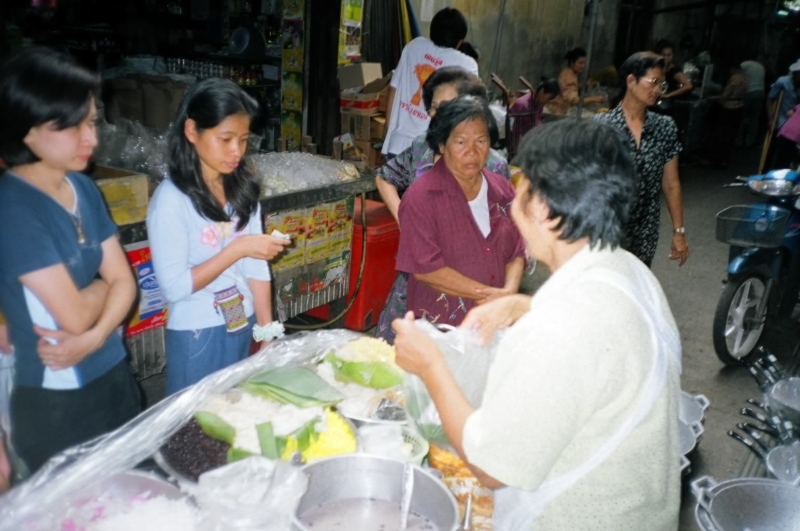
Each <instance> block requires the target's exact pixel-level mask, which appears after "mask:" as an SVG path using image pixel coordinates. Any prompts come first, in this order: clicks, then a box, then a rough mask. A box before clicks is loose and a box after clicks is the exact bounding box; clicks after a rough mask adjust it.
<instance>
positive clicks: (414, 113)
mask: <svg viewBox="0 0 800 531" xmlns="http://www.w3.org/2000/svg"><path fill="white" fill-rule="evenodd" d="M466 36H467V21H466V19H465V18H464V15H462V14H461V12H460V11H459V10H457V9H453V8H450V7H448V8H445V9H442V10H441V11H439V12H438V13H436V15H434V17H433V20H432V21H431V38H430V39H426V38H425V37H417V38H416V39H414V40H413V41H411V42H409V43H408V44H407V45H406V47H405V48H403V54H402V55H401V56H400V63H399V64H398V65H397V69H396V70H395V72H394V76H393V77H392V84H391V85H390V87H389V97H388V100H387V103H388V105H387V113H386V122H387V132H386V140H385V141H384V143H383V153H384V154H387V155H397V154H398V153H401V152H403V151H404V150H405V149H406V148H407V147H409V146H410V145H411V142H412V141H413V140H414V139H415V138H416V137H417V136H419V135H420V134H421V133H424V132H425V131H426V130H427V129H428V122H429V121H430V117H429V116H428V113H427V112H425V105H424V104H423V103H422V85H423V84H424V83H425V81H426V80H427V79H428V77H430V75H431V74H432V73H433V72H435V71H436V70H437V69H438V68H441V67H443V66H459V67H461V68H463V69H465V70H467V71H469V72H472V73H473V74H475V75H478V63H476V62H475V60H474V59H472V58H471V57H468V56H466V55H464V54H463V53H461V52H459V51H458V47H459V46H460V45H461V43H462V42H463V41H464V37H466Z"/></svg>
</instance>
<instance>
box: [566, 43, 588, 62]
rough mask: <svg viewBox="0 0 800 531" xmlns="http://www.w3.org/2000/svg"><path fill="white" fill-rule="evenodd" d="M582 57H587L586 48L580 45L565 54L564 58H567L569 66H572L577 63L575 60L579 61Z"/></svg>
mask: <svg viewBox="0 0 800 531" xmlns="http://www.w3.org/2000/svg"><path fill="white" fill-rule="evenodd" d="M581 57H586V50H584V49H583V48H580V47H578V48H573V49H572V50H570V51H568V52H567V54H566V55H565V56H564V59H566V60H567V65H568V66H572V65H574V64H575V61H577V60H578V59H580V58H581Z"/></svg>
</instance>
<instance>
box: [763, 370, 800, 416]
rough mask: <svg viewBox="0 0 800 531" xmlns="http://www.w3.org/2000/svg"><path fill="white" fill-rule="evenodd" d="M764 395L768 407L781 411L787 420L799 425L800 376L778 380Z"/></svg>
mask: <svg viewBox="0 0 800 531" xmlns="http://www.w3.org/2000/svg"><path fill="white" fill-rule="evenodd" d="M764 397H765V399H766V402H767V405H768V406H769V407H771V408H772V409H773V410H775V411H783V414H784V415H786V418H787V419H788V420H790V421H792V423H793V424H794V425H795V426H800V378H797V377H792V378H786V379H785V380H780V381H778V382H777V383H776V384H775V385H773V386H772V388H771V389H770V390H769V391H768V392H767V393H765V395H764Z"/></svg>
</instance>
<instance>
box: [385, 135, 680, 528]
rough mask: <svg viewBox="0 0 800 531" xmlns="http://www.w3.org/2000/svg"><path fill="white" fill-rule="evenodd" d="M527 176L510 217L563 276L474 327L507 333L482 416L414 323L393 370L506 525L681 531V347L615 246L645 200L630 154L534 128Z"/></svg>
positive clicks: (604, 138) (403, 334) (406, 329)
mask: <svg viewBox="0 0 800 531" xmlns="http://www.w3.org/2000/svg"><path fill="white" fill-rule="evenodd" d="M517 164H518V165H519V166H520V167H521V168H522V171H523V173H524V177H523V178H522V180H521V181H520V183H519V184H518V185H517V193H516V198H515V199H514V203H513V206H512V216H513V218H514V222H515V224H516V225H517V227H518V228H519V230H520V232H521V233H522V237H523V239H524V240H525V243H526V245H527V248H528V252H529V253H530V255H531V257H532V258H535V259H537V260H539V261H541V262H542V263H544V264H545V265H547V266H548V268H549V269H550V271H551V273H552V275H551V276H550V278H549V279H548V280H547V281H546V283H545V284H544V285H543V286H542V287H541V288H540V289H539V291H538V292H537V293H536V295H535V296H534V297H533V298H530V297H527V296H524V295H513V296H508V297H503V298H500V299H498V300H495V301H493V302H491V303H489V304H486V305H483V306H479V307H477V308H475V309H474V310H472V311H471V312H470V314H469V315H468V316H467V318H466V319H465V321H464V323H463V326H464V327H470V328H475V329H476V330H477V331H478V332H479V334H480V335H481V336H482V338H483V339H484V340H488V339H489V338H490V337H491V336H492V335H494V333H495V332H496V331H497V330H498V329H499V328H506V327H510V329H509V330H508V331H507V332H506V335H505V336H504V337H503V338H501V340H500V344H499V346H498V348H497V354H496V358H495V361H494V363H493V365H492V366H491V368H490V370H489V374H488V379H487V384H486V390H485V392H484V395H483V400H482V403H481V405H480V407H478V408H477V409H475V408H473V407H472V405H471V404H470V403H469V402H468V401H467V400H466V398H465V397H464V394H463V393H462V392H461V390H460V389H459V387H458V384H457V382H456V381H455V379H454V377H453V375H452V373H451V372H450V370H449V369H448V367H447V364H446V362H445V360H444V358H443V356H442V354H441V352H440V351H439V349H438V347H437V345H436V343H435V342H433V340H432V339H431V338H429V337H428V336H427V335H425V334H424V333H423V332H421V331H420V330H419V329H418V328H417V327H416V326H415V324H414V322H413V316H411V315H410V314H409V315H407V316H406V318H405V319H402V320H401V319H398V320H397V321H395V323H394V328H395V330H396V331H397V338H396V340H395V347H396V352H397V363H398V364H399V365H400V366H401V367H402V368H403V369H405V370H406V371H408V372H410V373H413V374H416V375H417V376H419V377H420V379H421V380H422V381H423V382H424V384H425V385H426V387H427V389H428V392H429V393H430V395H431V398H432V399H433V402H434V403H435V405H436V408H437V410H438V411H439V415H440V417H441V419H442V424H443V427H444V431H445V434H446V435H447V438H448V439H449V441H450V443H451V444H452V445H453V447H454V449H455V450H456V451H457V452H458V454H459V456H460V457H461V458H462V459H463V460H464V461H465V462H466V463H467V464H468V466H469V467H470V468H471V469H472V471H473V472H474V473H475V475H476V476H477V477H478V478H479V479H480V480H481V481H482V482H483V483H484V484H485V485H486V486H488V487H490V488H494V489H496V491H495V500H494V501H495V512H494V524H495V529H502V530H511V529H513V530H526V531H527V530H531V529H535V530H551V529H592V530H594V531H611V530H614V531H625V530H631V531H632V530H639V529H643V528H646V529H648V530H649V531H674V530H675V529H676V528H677V526H678V511H679V504H680V470H679V468H680V467H679V460H680V451H679V445H678V397H679V392H680V377H679V374H680V352H681V351H680V338H679V336H678V331H677V327H676V326H675V321H674V319H673V317H672V314H671V312H670V309H669V306H668V304H667V300H666V298H665V296H664V293H663V292H662V290H661V287H660V286H659V284H658V281H657V280H656V279H655V277H654V276H653V275H652V273H651V272H650V271H649V270H648V269H647V268H646V267H645V266H644V265H643V264H642V263H641V262H640V261H639V260H637V259H636V258H635V257H634V256H633V255H631V254H630V253H628V252H627V251H624V250H623V249H621V248H620V245H621V243H622V241H623V237H624V234H625V232H624V229H625V223H626V222H627V221H628V217H629V214H630V211H631V208H632V206H633V202H634V199H635V197H636V194H635V192H636V182H635V179H634V168H633V163H632V160H631V154H630V150H629V148H628V146H627V143H626V141H625V140H624V139H623V138H622V136H621V135H620V134H619V133H617V132H615V131H614V130H613V129H612V128H610V127H608V126H605V125H601V124H598V123H593V122H578V121H575V120H563V121H560V122H557V123H553V124H545V125H543V126H541V127H538V128H535V129H534V130H533V131H531V133H529V134H528V136H527V137H526V138H525V140H523V143H522V146H521V149H520V154H519V156H518V159H517ZM644 522H646V524H644Z"/></svg>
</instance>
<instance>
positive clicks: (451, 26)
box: [431, 7, 467, 48]
mask: <svg viewBox="0 0 800 531" xmlns="http://www.w3.org/2000/svg"><path fill="white" fill-rule="evenodd" d="M466 36H467V19H465V18H464V15H462V14H461V11H459V10H458V9H455V8H453V7H446V8H444V9H442V10H440V11H439V12H438V13H436V14H435V15H434V16H433V20H431V40H432V41H433V44H435V45H436V46H440V47H442V48H455V47H456V46H458V43H460V42H461V41H463V40H464V37H466Z"/></svg>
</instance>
